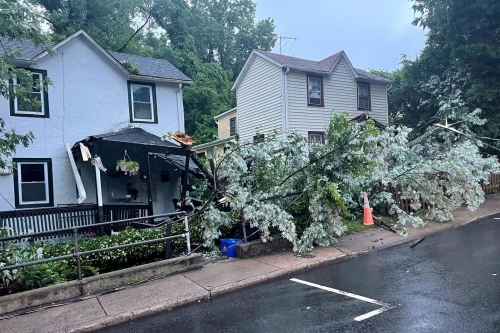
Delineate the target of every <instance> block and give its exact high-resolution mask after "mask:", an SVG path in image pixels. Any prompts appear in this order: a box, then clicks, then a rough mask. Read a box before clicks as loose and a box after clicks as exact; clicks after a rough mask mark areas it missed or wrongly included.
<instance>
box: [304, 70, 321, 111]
mask: <svg viewBox="0 0 500 333" xmlns="http://www.w3.org/2000/svg"><path fill="white" fill-rule="evenodd" d="M310 78H311V79H320V82H321V98H320V99H321V102H320V104H314V103H311V100H310V98H309V79H310ZM306 92H307V106H316V107H324V106H325V96H324V85H323V76H321V75H312V74H307V80H306Z"/></svg>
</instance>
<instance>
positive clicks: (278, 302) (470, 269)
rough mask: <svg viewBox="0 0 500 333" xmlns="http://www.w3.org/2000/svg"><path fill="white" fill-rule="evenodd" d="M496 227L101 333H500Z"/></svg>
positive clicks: (449, 235)
mask: <svg viewBox="0 0 500 333" xmlns="http://www.w3.org/2000/svg"><path fill="white" fill-rule="evenodd" d="M495 217H496V216H494V217H491V218H487V219H483V220H480V221H477V222H473V223H470V224H468V225H465V226H463V227H460V228H456V229H451V230H445V231H443V232H440V233H437V234H433V235H431V236H428V237H427V238H426V239H425V240H424V241H423V242H421V243H420V244H418V245H417V246H416V247H415V248H413V249H411V248H410V247H409V245H408V244H403V245H399V246H395V247H390V248H387V249H384V250H380V251H374V252H370V253H368V254H366V255H362V256H359V257H357V258H354V259H346V260H343V261H339V262H334V263H330V264H326V265H323V266H320V267H318V268H314V269H311V270H309V271H304V272H301V273H296V274H293V275H290V276H287V277H285V278H280V279H277V280H274V281H270V282H268V283H264V284H259V285H256V286H253V287H249V288H246V289H242V290H239V291H235V292H232V293H228V294H224V295H221V296H217V297H214V298H212V299H211V300H206V301H201V302H200V303H195V304H191V305H186V306H183V307H179V308H175V309H173V310H171V311H166V312H163V313H160V314H156V315H153V316H150V317H145V318H142V319H138V320H135V321H132V322H129V323H125V324H121V325H117V326H114V327H109V328H107V329H104V330H102V331H100V332H108V333H111V332H238V333H241V332H266V333H267V332H412V333H414V332H500V255H499V254H500V241H499V240H500V219H498V220H495V219H494V218H495ZM497 274H498V275H497ZM291 279H295V280H291ZM304 283H312V284H315V285H317V286H311V285H307V284H304ZM342 292H347V293H350V294H349V295H345V294H342ZM366 298H368V301H367V299H366ZM373 301H374V302H378V303H374V302H373ZM370 315H372V316H371V317H369V318H366V319H365V318H364V317H363V316H370Z"/></svg>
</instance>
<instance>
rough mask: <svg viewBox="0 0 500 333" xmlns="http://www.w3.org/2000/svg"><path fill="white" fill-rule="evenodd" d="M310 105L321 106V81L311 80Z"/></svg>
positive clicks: (309, 87) (309, 85)
mask: <svg viewBox="0 0 500 333" xmlns="http://www.w3.org/2000/svg"><path fill="white" fill-rule="evenodd" d="M308 83H309V84H308V90H309V91H308V93H309V104H317V105H321V79H318V78H311V77H310V78H309V82H308Z"/></svg>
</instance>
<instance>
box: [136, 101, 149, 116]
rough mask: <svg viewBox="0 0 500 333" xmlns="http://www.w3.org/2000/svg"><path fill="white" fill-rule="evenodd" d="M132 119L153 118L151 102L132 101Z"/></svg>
mask: <svg viewBox="0 0 500 333" xmlns="http://www.w3.org/2000/svg"><path fill="white" fill-rule="evenodd" d="M134 119H147V120H153V116H152V112H151V103H138V102H134Z"/></svg>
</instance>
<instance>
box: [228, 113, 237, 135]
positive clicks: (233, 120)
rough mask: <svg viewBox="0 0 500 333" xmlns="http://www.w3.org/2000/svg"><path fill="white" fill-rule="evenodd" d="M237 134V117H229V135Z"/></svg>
mask: <svg viewBox="0 0 500 333" xmlns="http://www.w3.org/2000/svg"><path fill="white" fill-rule="evenodd" d="M235 134H236V117H234V118H231V119H229V135H231V136H232V135H235Z"/></svg>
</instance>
